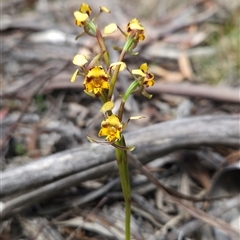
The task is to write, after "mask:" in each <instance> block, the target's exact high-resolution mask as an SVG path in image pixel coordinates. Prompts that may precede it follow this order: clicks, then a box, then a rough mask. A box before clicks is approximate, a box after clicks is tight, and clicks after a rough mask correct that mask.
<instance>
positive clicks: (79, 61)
mask: <svg viewBox="0 0 240 240" xmlns="http://www.w3.org/2000/svg"><path fill="white" fill-rule="evenodd" d="M72 62H73V64H75V65H77V66H80V67H81V66H83V65H84V64H85V63H87V62H88V60H87V59H86V57H85V56H84V55H79V54H77V55H75V56H74V58H73V61H72Z"/></svg>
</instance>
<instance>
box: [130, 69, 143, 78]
mask: <svg viewBox="0 0 240 240" xmlns="http://www.w3.org/2000/svg"><path fill="white" fill-rule="evenodd" d="M132 74H134V75H140V76H142V77H145V76H146V74H145V73H144V72H143V71H142V70H140V69H133V70H132Z"/></svg>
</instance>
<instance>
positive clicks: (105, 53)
mask: <svg viewBox="0 0 240 240" xmlns="http://www.w3.org/2000/svg"><path fill="white" fill-rule="evenodd" d="M96 37H97V40H98V44H99V46H100V48H101V50H102V52H103V59H104V62H105V64H106V68H109V66H110V59H109V54H108V51H107V47H106V45H105V41H104V39H103V36H102V34H101V32H100V30H99V29H98V28H97V31H96Z"/></svg>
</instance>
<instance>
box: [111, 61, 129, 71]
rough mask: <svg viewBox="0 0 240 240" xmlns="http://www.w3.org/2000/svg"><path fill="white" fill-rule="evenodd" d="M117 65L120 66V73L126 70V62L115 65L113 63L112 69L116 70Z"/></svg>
mask: <svg viewBox="0 0 240 240" xmlns="http://www.w3.org/2000/svg"><path fill="white" fill-rule="evenodd" d="M117 65H120V69H119V71H123V70H124V69H125V68H126V63H124V62H115V63H112V64H111V65H110V68H112V69H113V70H115V68H116V66H117Z"/></svg>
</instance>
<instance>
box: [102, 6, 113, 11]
mask: <svg viewBox="0 0 240 240" xmlns="http://www.w3.org/2000/svg"><path fill="white" fill-rule="evenodd" d="M100 10H101V11H102V12H106V13H110V12H111V11H110V10H109V9H108V8H106V7H103V6H100Z"/></svg>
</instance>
